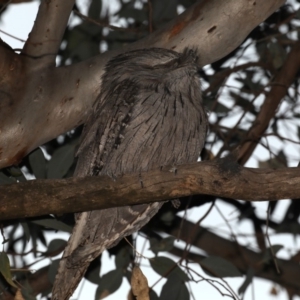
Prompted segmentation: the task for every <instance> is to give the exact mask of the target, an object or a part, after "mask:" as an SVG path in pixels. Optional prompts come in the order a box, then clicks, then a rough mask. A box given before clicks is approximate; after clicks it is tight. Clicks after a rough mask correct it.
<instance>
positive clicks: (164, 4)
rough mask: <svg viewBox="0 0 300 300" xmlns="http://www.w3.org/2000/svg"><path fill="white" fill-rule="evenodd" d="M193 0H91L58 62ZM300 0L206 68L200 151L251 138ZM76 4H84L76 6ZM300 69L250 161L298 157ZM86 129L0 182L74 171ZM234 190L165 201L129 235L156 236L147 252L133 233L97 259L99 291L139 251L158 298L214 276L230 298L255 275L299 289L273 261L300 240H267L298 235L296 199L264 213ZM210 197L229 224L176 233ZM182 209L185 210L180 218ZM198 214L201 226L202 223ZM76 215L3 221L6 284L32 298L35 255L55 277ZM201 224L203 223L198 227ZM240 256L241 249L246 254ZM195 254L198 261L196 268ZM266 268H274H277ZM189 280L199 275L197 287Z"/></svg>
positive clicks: (107, 288) (135, 34)
mask: <svg viewBox="0 0 300 300" xmlns="http://www.w3.org/2000/svg"><path fill="white" fill-rule="evenodd" d="M149 2H150V3H151V4H152V5H151V7H149ZM193 2H195V1H192V0H177V1H173V0H167V1H160V0H152V1H142V0H136V1H119V4H120V5H119V7H118V8H117V9H116V11H115V12H114V13H112V12H111V11H110V9H111V8H109V7H108V3H107V2H104V1H103V3H102V2H101V1H99V0H93V1H90V3H89V4H88V6H87V7H83V8H81V10H82V11H80V12H81V13H85V12H86V14H87V16H88V18H91V19H93V20H96V21H97V22H91V21H90V20H88V19H84V20H83V21H81V22H80V23H79V24H78V25H76V26H69V27H68V28H67V29H66V32H65V36H64V40H63V43H62V47H61V49H60V52H59V56H58V58H59V59H58V61H59V64H60V65H61V66H63V65H65V64H70V63H76V62H79V61H82V60H84V59H87V58H89V57H92V56H94V55H96V54H98V52H99V47H100V49H101V50H102V51H103V50H106V49H107V50H113V49H119V48H120V47H122V46H123V45H124V44H127V43H131V42H134V41H136V40H138V39H140V38H142V37H144V36H146V35H148V34H149V31H151V30H156V29H159V28H161V27H162V26H163V25H164V24H165V23H166V22H168V21H170V20H172V19H173V18H174V17H176V16H177V14H178V13H179V12H181V11H183V10H184V9H185V8H187V7H189V6H190V5H191V4H192V3H193ZM296 7H297V5H296V4H295V3H293V4H287V5H285V6H283V7H282V8H281V9H280V10H279V11H277V12H276V13H274V14H273V15H272V16H270V17H269V18H268V19H267V20H266V21H265V22H263V23H262V24H260V25H259V26H258V27H257V28H255V29H254V30H253V31H252V32H251V33H250V34H249V36H248V37H247V39H246V40H245V41H244V42H243V43H242V45H241V46H240V47H239V48H238V49H236V50H235V51H234V52H232V53H230V54H229V55H227V56H226V57H224V58H222V59H220V60H219V61H217V62H215V63H213V64H211V65H209V66H205V67H204V68H203V69H202V70H201V72H200V73H201V78H202V89H203V96H204V102H205V105H206V107H207V109H208V111H209V119H210V132H209V136H208V138H207V142H206V145H205V148H206V149H205V151H203V153H202V159H212V158H219V157H223V156H224V155H227V154H228V153H231V152H232V151H234V150H235V149H237V148H238V147H239V146H242V145H244V144H245V142H246V141H248V139H249V136H248V132H249V130H250V129H251V128H253V127H252V126H253V124H254V121H255V120H256V118H257V116H258V115H259V114H260V111H261V108H262V106H263V105H264V101H265V99H266V97H267V95H268V94H269V93H270V91H271V90H272V88H273V86H274V85H276V82H274V81H273V79H274V78H276V75H278V74H279V73H280V71H281V70H282V68H283V66H284V65H285V62H286V61H287V59H288V56H289V54H290V51H291V49H292V47H293V46H294V45H295V44H296V43H297V41H298V39H299V31H300V23H299V18H300V14H299V11H297V10H296ZM75 10H76V11H78V10H80V9H79V8H78V7H76V8H75ZM4 13H5V12H4ZM75 15H76V13H75ZM77 15H78V13H77ZM149 16H150V17H151V22H149ZM73 18H74V19H75V18H78V17H73ZM112 22H114V24H115V23H118V24H121V26H122V27H123V29H121V28H120V29H119V30H118V29H116V28H114V30H112V29H110V27H109V26H110V25H109V24H111V23H112ZM96 23H98V24H96ZM100 25H101V26H100ZM298 76H299V73H298V74H297V75H296V76H295V77H294V78H293V80H292V82H291V83H290V86H289V88H288V89H287V93H286V94H285V96H284V97H283V98H282V99H280V100H281V102H280V104H279V105H278V107H277V108H276V109H275V110H274V114H273V115H272V116H271V117H270V122H268V125H267V128H266V130H265V132H264V133H263V134H262V135H261V136H260V137H258V138H257V141H258V145H257V147H256V149H255V151H254V152H253V153H252V155H251V156H250V159H249V160H248V163H247V164H248V165H249V166H250V165H251V166H259V167H261V168H265V167H271V168H281V167H286V166H297V164H298V161H299V139H300V134H299V132H300V123H299V116H300V110H299V97H298V91H299V79H298ZM266 118H267V116H266ZM80 132H81V128H77V129H74V130H72V131H71V132H68V133H66V134H65V135H63V136H60V137H58V138H57V139H55V140H53V141H51V142H48V143H46V144H45V145H43V146H41V148H39V149H37V150H35V151H33V152H32V153H31V154H30V155H28V156H27V157H26V158H25V159H24V160H23V161H22V162H21V163H20V165H19V166H15V167H10V168H6V169H3V170H1V171H0V184H9V183H13V182H21V181H25V180H30V179H34V178H37V179H47V178H48V179H50V178H66V177H70V176H72V174H73V172H74V168H75V165H76V158H75V159H74V154H75V153H76V148H77V147H78V144H79V136H80ZM236 200H238V199H214V198H212V197H209V196H205V195H200V196H194V197H190V198H189V199H183V201H182V205H181V207H180V208H179V210H176V209H175V208H174V207H172V206H171V205H170V204H165V205H164V207H163V209H162V210H161V211H160V212H159V213H158V214H157V215H156V216H155V217H154V218H153V219H152V220H151V222H150V223H149V224H148V225H147V226H145V227H144V228H143V229H142V230H141V232H140V233H139V234H138V235H134V236H133V237H130V238H129V240H130V241H131V242H132V241H136V239H137V242H136V243H135V244H134V245H135V247H137V249H138V251H139V252H143V249H144V246H142V247H140V245H139V244H142V243H143V242H144V243H146V241H147V240H148V241H149V244H147V243H146V245H150V246H149V247H150V248H149V250H150V251H148V252H147V257H140V256H139V254H138V253H136V252H134V251H133V250H132V248H131V246H130V245H129V244H128V243H127V242H126V241H122V242H121V243H120V244H119V245H117V246H116V247H114V248H112V249H110V250H108V251H109V254H110V256H111V257H113V258H114V260H115V268H114V269H113V270H111V271H109V272H106V273H105V274H103V272H101V276H100V271H101V257H99V258H98V259H97V260H95V261H94V262H93V263H92V264H91V266H90V268H89V269H88V271H87V273H86V275H85V278H86V279H87V280H89V281H90V282H92V283H94V284H96V285H97V290H96V294H95V299H103V298H105V297H106V296H108V295H110V294H112V293H114V292H115V291H116V290H118V289H119V287H120V286H121V284H122V282H123V280H127V281H128V282H130V277H131V270H132V267H133V266H134V263H135V262H136V261H137V260H138V259H141V260H142V262H143V263H144V264H147V265H148V266H149V267H150V268H151V269H152V270H154V272H156V273H157V274H159V278H161V280H162V282H163V284H162V289H161V291H160V292H158V291H157V290H156V287H155V284H153V285H152V286H151V293H150V295H151V299H181V300H185V299H195V298H196V299H198V297H197V296H195V295H194V294H193V293H194V291H195V286H196V284H194V283H197V282H201V281H204V282H206V284H210V285H212V286H213V287H214V288H215V289H216V291H217V292H219V293H220V295H223V294H227V295H229V296H230V297H231V298H232V299H237V298H242V297H243V295H245V293H247V292H248V290H247V288H248V287H249V285H251V284H252V282H253V278H255V277H262V278H266V279H269V280H273V284H275V283H276V284H279V285H281V287H282V288H285V289H286V290H287V291H288V293H289V294H290V296H292V295H300V285H299V284H298V285H296V284H295V283H291V282H289V283H288V282H287V281H285V280H283V279H281V278H280V277H276V276H277V275H276V272H277V271H276V268H277V267H276V265H277V264H279V269H280V268H281V264H282V263H283V260H280V258H279V256H278V254H277V251H279V250H280V249H281V250H283V249H284V250H285V253H286V257H288V259H287V262H289V263H293V262H296V261H297V263H298V261H299V259H298V256H299V255H298V253H297V249H296V246H295V247H294V248H292V249H289V248H288V247H287V245H272V243H270V235H272V238H273V237H274V239H275V237H276V236H277V235H279V234H283V233H284V234H286V236H292V237H293V239H294V240H296V239H298V236H299V233H300V225H299V214H300V204H299V202H297V201H292V200H289V201H288V202H286V206H285V207H284V208H283V206H282V205H281V204H280V201H278V202H270V204H269V206H268V208H269V209H268V214H261V213H259V209H258V208H256V206H255V205H254V204H252V203H250V202H243V201H236ZM270 200H272V199H270ZM209 205H212V207H213V209H212V210H208V212H209V214H207V215H208V218H209V216H211V215H212V216H213V217H212V218H215V216H216V214H218V220H215V222H214V224H215V225H217V224H220V223H221V222H223V223H224V224H225V227H222V228H221V230H220V228H219V227H218V226H215V227H214V226H213V225H212V223H210V225H208V224H209V223H207V224H206V223H205V222H202V221H203V220H202V219H200V218H199V216H197V220H198V219H199V220H198V222H196V223H195V225H194V230H193V231H192V232H185V233H184V234H185V235H186V236H187V240H185V242H181V243H179V242H177V241H176V238H177V236H176V235H175V234H174V233H175V232H180V228H181V222H183V221H182V219H185V218H186V211H187V210H188V209H190V208H193V211H194V212H195V213H196V214H197V215H199V214H201V215H204V214H205V212H206V211H207V206H209ZM222 205H223V206H222ZM200 206H201V209H200V210H199V209H198V207H200ZM219 207H224V210H225V211H226V212H232V211H234V218H230V216H229V215H226V216H224V214H223V213H222V211H221V210H220V209H219ZM278 207H279V209H280V214H279V217H278ZM176 215H180V216H181V217H182V219H181V218H179V217H178V216H176ZM207 215H206V217H207ZM262 215H263V216H262ZM220 217H221V218H220ZM222 218H223V219H222ZM200 223H201V225H202V226H203V227H200ZM245 223H247V224H248V228H250V229H251V233H250V234H248V236H247V234H246V233H245V232H243V230H244V229H243V227H242V225H244V224H245ZM73 224H74V221H73V216H72V215H64V216H44V217H41V218H36V219H28V220H27V219H24V220H15V221H10V222H3V223H2V228H3V230H2V237H3V238H4V245H3V249H4V250H3V252H1V253H0V273H1V274H2V276H1V277H0V288H1V289H2V290H10V289H13V287H15V286H16V285H18V286H19V284H20V285H21V286H22V289H23V296H24V297H25V299H34V298H35V296H34V293H31V292H30V290H29V286H30V280H31V279H30V278H31V273H30V272H20V269H26V270H27V269H31V268H32V266H33V268H35V266H34V265H35V262H38V261H43V262H44V265H45V266H48V270H47V274H48V275H49V279H48V280H50V281H51V282H53V279H54V274H55V272H56V270H57V262H58V261H57V255H58V254H60V253H61V252H62V251H63V249H64V246H65V241H64V240H62V239H61V238H57V233H58V232H70V231H71V229H72V226H73ZM205 224H206V225H205ZM232 224H233V225H232ZM209 226H210V228H209V229H210V231H211V232H212V233H213V235H212V236H213V237H215V240H213V239H212V240H211V243H212V244H211V245H207V247H206V248H205V249H204V248H202V250H204V251H200V250H199V249H198V248H201V247H199V246H198V244H197V240H201V238H202V235H201V231H200V230H199V229H201V230H202V229H203V230H205V229H207V228H208V227H209ZM197 230H199V232H200V233H199V234H197V235H196V236H195V235H194V236H193V234H194V232H196V231H197ZM241 233H243V234H244V236H241V235H242V234H241ZM217 234H219V235H220V234H222V235H223V236H225V239H226V241H227V242H228V243H227V244H226V245H227V246H226V247H225V248H222V247H220V246H219V245H218V244H217V242H216V241H217V236H218V235H217ZM189 236H191V237H189ZM214 243H216V244H214ZM192 246H196V247H198V248H195V247H192ZM41 249H44V250H41ZM5 253H7V254H8V255H9V257H10V266H11V268H12V269H13V270H12V271H11V270H10V269H9V267H8V260H7V256H6V254H5ZM149 253H150V254H149ZM246 253H248V254H249V253H251V255H252V256H251V257H245V255H246ZM141 254H142V255H144V253H141ZM170 254H172V256H170ZM149 255H150V256H149ZM148 256H149V257H148ZM237 256H240V260H239V259H237ZM277 257H278V258H277ZM33 260H34V263H33V264H32V261H33ZM1 261H3V263H1ZM190 262H194V263H196V264H197V266H198V269H196V268H195V267H194V265H195V264H193V263H190ZM102 263H105V262H103V261H102ZM200 266H201V269H200ZM16 269H17V270H16ZM18 269H19V270H18ZM202 270H203V271H204V272H203V271H202ZM269 272H271V273H272V274H273V275H274V276H270V275H269ZM10 273H12V274H13V277H12V276H11V274H10ZM241 276H244V279H242V278H241ZM290 276H293V275H292V274H290ZM227 277H240V279H241V281H240V286H239V288H238V290H237V291H236V292H235V291H233V289H232V288H231V287H230V286H229V284H228V283H227V281H226V280H227V279H226V278H227ZM224 278H225V279H224ZM12 279H13V280H14V281H12ZM45 280H47V279H45ZM148 281H149V280H148ZM191 283H193V284H194V285H192V287H191ZM202 285H203V284H202ZM272 291H273V292H274V290H272ZM49 292H50V290H44V291H42V294H43V295H44V296H45V297H46V296H47V295H48V293H49ZM220 297H221V296H220Z"/></svg>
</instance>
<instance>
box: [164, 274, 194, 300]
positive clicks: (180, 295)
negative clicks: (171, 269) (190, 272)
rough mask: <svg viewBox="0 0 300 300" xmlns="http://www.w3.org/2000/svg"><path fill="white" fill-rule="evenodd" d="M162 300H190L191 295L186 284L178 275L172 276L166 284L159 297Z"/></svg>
mask: <svg viewBox="0 0 300 300" xmlns="http://www.w3.org/2000/svg"><path fill="white" fill-rule="evenodd" d="M159 299H160V300H170V299H172V300H189V299H190V293H189V291H188V289H187V287H186V285H185V283H184V281H182V280H180V279H179V278H178V276H176V274H171V275H170V276H169V277H168V279H167V282H166V283H165V284H164V286H163V287H162V290H161V294H160V297H159Z"/></svg>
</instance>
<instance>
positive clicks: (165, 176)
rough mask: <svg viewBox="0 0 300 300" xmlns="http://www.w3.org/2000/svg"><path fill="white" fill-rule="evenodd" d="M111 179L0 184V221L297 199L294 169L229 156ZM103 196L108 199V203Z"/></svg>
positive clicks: (299, 190) (299, 173) (298, 177)
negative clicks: (203, 202) (222, 200)
mask: <svg viewBox="0 0 300 300" xmlns="http://www.w3.org/2000/svg"><path fill="white" fill-rule="evenodd" d="M173 168H174V167H172V166H170V167H165V168H163V169H162V170H153V171H149V172H146V173H141V174H128V175H124V176H122V177H119V178H117V179H116V180H115V181H114V180H113V179H111V178H109V177H106V176H99V177H85V178H68V179H62V180H50V179H48V180H36V181H27V182H24V183H18V184H10V185H2V186H0V195H2V197H1V207H0V220H5V219H6V220H7V219H16V218H26V217H34V216H41V215H46V214H62V213H70V212H79V211H89V210H95V209H103V208H109V207H116V206H125V205H134V204H141V203H150V202H157V201H165V200H169V199H174V198H179V197H184V196H189V195H197V194H207V195H212V196H216V197H227V198H234V199H243V200H248V201H264V200H271V201H272V200H278V199H284V198H285V199H286V198H300V197H299V195H300V184H299V183H300V168H283V169H278V170H273V169H252V168H244V167H241V166H240V165H238V164H236V163H235V162H233V161H230V160H229V159H226V158H225V159H221V160H217V161H208V162H201V163H196V164H187V165H182V166H178V168H177V171H176V172H175V173H174V170H173ZM108 199H109V201H108Z"/></svg>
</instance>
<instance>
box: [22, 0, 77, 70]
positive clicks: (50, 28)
mask: <svg viewBox="0 0 300 300" xmlns="http://www.w3.org/2000/svg"><path fill="white" fill-rule="evenodd" d="M74 3H75V1H74V0H64V1H61V0H51V1H41V4H40V7H39V11H38V14H37V17H36V20H35V22H34V26H33V28H32V30H31V33H30V35H29V37H28V39H27V41H26V43H25V45H24V48H23V50H22V52H21V53H22V54H24V55H26V56H28V57H30V58H40V59H39V60H35V61H34V63H33V64H31V66H34V67H37V66H40V65H41V64H42V65H43V66H46V65H49V64H50V65H55V59H56V55H57V52H58V50H59V47H60V44H61V40H62V37H63V34H64V32H65V30H66V26H67V24H68V20H69V16H70V12H71V11H72V7H73V5H74Z"/></svg>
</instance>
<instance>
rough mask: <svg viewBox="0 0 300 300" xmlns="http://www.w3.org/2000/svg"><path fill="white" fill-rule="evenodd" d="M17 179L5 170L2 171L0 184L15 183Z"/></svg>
mask: <svg viewBox="0 0 300 300" xmlns="http://www.w3.org/2000/svg"><path fill="white" fill-rule="evenodd" d="M15 182H16V181H15V180H14V179H12V178H10V177H8V176H6V175H5V174H3V172H0V185H1V184H10V183H15Z"/></svg>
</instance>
